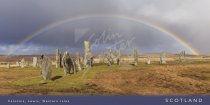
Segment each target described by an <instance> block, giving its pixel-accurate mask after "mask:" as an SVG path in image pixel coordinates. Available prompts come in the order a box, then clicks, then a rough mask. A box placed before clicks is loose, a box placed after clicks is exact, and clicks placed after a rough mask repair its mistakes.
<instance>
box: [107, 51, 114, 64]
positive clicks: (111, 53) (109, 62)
mask: <svg viewBox="0 0 210 105" xmlns="http://www.w3.org/2000/svg"><path fill="white" fill-rule="evenodd" d="M113 64H114V54H113V50H112V49H111V48H110V49H109V54H108V65H109V66H111V65H113Z"/></svg>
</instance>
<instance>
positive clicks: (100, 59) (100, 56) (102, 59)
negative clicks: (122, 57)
mask: <svg viewBox="0 0 210 105" xmlns="http://www.w3.org/2000/svg"><path fill="white" fill-rule="evenodd" d="M98 59H99V63H100V64H102V63H104V58H103V55H101V54H100V55H98Z"/></svg>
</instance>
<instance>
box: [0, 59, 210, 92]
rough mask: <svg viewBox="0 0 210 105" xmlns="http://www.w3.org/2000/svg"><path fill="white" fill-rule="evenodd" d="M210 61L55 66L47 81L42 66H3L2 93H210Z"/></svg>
mask: <svg viewBox="0 0 210 105" xmlns="http://www.w3.org/2000/svg"><path fill="white" fill-rule="evenodd" d="M209 63H210V62H206V61H205V62H201V61H198V62H184V63H178V62H168V64H165V65H160V64H159V63H158V62H156V63H153V64H151V65H146V64H143V63H141V64H139V65H138V66H132V65H129V64H122V65H120V66H118V65H113V66H111V67H108V66H107V65H96V66H95V67H93V68H90V69H86V70H82V71H80V72H77V73H76V74H74V75H67V76H64V73H63V69H57V68H55V67H53V75H52V79H51V80H48V81H43V80H42V79H41V76H40V70H39V68H32V67H27V68H24V69H21V68H18V67H13V68H11V69H9V70H8V69H6V68H0V77H1V78H0V84H1V85H0V94H2V95H9V94H10V95H194V94H202V95H209V92H210V64H209Z"/></svg>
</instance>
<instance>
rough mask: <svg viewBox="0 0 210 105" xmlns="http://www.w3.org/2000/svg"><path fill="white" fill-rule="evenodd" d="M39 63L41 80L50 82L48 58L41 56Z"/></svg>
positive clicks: (50, 73) (50, 71)
mask: <svg viewBox="0 0 210 105" xmlns="http://www.w3.org/2000/svg"><path fill="white" fill-rule="evenodd" d="M39 63H40V64H39V66H40V68H41V75H42V78H43V80H50V79H51V75H52V70H51V65H52V64H51V61H50V58H49V57H47V56H45V55H42V56H41V58H40V62H39Z"/></svg>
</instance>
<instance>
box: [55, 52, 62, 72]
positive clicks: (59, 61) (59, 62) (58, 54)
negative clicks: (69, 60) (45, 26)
mask: <svg viewBox="0 0 210 105" xmlns="http://www.w3.org/2000/svg"><path fill="white" fill-rule="evenodd" d="M55 60H56V68H61V67H62V63H61V60H62V57H61V52H60V50H59V49H56V56H55Z"/></svg>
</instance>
